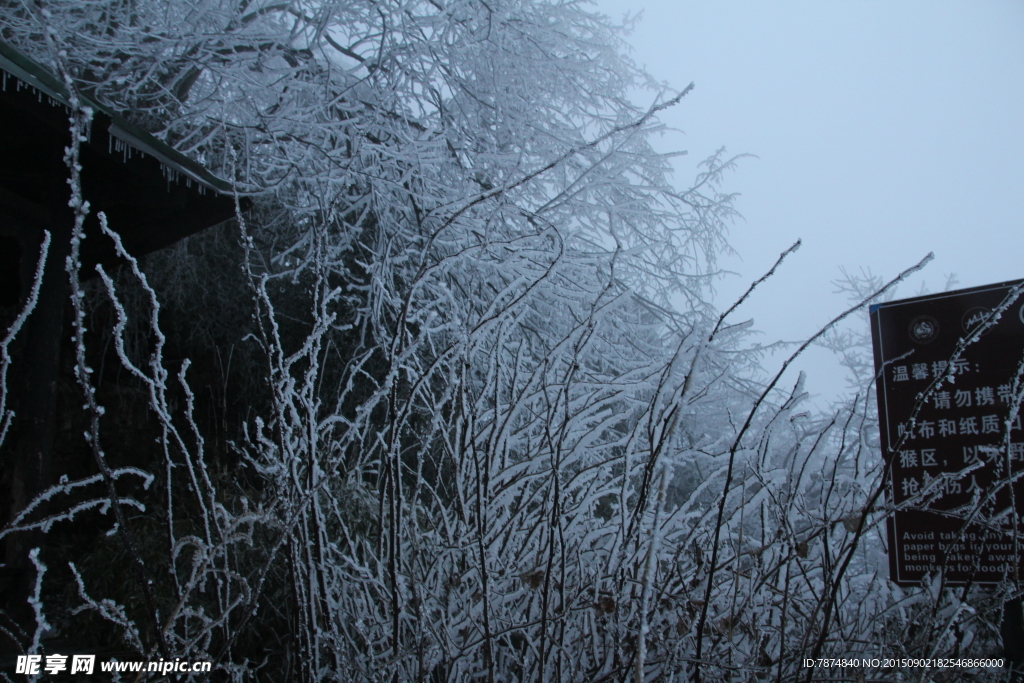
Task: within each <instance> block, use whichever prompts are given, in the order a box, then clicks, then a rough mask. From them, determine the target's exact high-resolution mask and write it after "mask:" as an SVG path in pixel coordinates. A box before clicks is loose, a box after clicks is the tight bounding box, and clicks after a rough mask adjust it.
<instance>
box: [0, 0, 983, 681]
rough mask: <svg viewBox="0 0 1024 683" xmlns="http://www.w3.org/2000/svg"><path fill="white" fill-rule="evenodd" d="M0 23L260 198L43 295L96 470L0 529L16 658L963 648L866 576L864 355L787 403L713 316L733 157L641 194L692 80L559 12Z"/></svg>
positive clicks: (19, 41)
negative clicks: (842, 398) (59, 640)
mask: <svg viewBox="0 0 1024 683" xmlns="http://www.w3.org/2000/svg"><path fill="white" fill-rule="evenodd" d="M0 7H2V15H0V36H2V38H3V40H5V41H7V42H9V43H11V44H14V45H15V46H17V47H18V48H19V49H21V50H23V51H25V52H26V53H27V54H29V55H30V56H31V57H33V58H34V59H35V60H37V61H38V62H40V63H41V64H44V65H47V66H49V67H50V68H51V69H52V70H53V71H54V72H55V73H59V74H62V75H66V76H67V79H68V82H69V87H71V88H73V89H74V90H76V91H77V92H80V93H81V94H83V95H87V96H88V97H89V98H92V99H93V100H94V101H97V102H100V103H102V104H103V105H105V106H108V107H110V108H112V109H114V110H116V111H119V112H121V113H122V114H123V115H124V116H125V117H126V118H129V119H131V120H132V121H134V122H135V123H137V124H139V125H140V126H143V127H144V128H146V129H147V130H150V131H152V132H154V134H155V135H157V136H158V137H159V138H160V139H162V140H164V141H166V142H167V143H169V144H170V145H172V146H173V147H174V148H176V149H177V150H180V151H181V152H183V153H185V154H187V155H189V156H190V157H191V158H193V159H195V160H197V161H199V162H201V163H203V164H205V165H206V166H207V167H208V168H209V169H211V170H212V171H213V172H214V173H217V174H219V175H220V176H221V177H224V178H226V179H228V180H230V182H231V183H232V184H233V186H234V187H235V188H236V192H237V193H238V195H239V196H247V197H251V198H253V200H254V202H255V205H254V208H253V209H252V210H251V211H249V212H248V213H246V214H244V215H243V214H242V213H241V212H240V213H239V216H238V219H237V221H236V224H235V225H229V226H223V227H221V228H218V229H217V230H214V231H211V232H210V233H209V234H205V235H199V236H196V237H193V238H190V239H189V240H188V241H187V242H186V243H184V244H181V245H178V246H177V247H174V248H171V249H169V250H167V251H166V252H164V253H162V254H159V255H154V256H152V257H150V258H148V259H146V260H144V261H139V260H136V259H132V258H131V257H130V255H126V257H127V258H128V259H129V261H131V263H130V264H129V266H126V267H125V268H122V269H121V270H120V271H119V272H116V273H115V272H104V273H102V274H101V275H100V277H99V278H97V279H94V280H92V281H91V282H89V283H86V284H84V285H83V292H84V293H83V295H82V296H80V297H78V296H76V297H74V298H73V306H74V307H75V309H76V311H78V312H80V313H81V315H79V316H76V320H78V323H77V324H78V327H77V329H76V332H75V335H74V346H75V350H76V353H75V354H74V355H75V357H76V366H77V370H78V372H77V374H76V376H77V378H78V383H79V385H80V386H79V387H78V388H71V389H68V391H76V392H79V394H80V393H81V392H82V391H83V389H84V390H85V391H86V393H87V395H94V396H95V397H96V399H95V401H88V402H86V407H85V409H84V411H82V410H79V409H78V408H76V409H75V417H74V418H71V417H69V418H67V419H68V420H69V421H71V423H73V424H74V427H75V428H76V429H77V432H74V429H69V430H68V432H67V434H65V435H64V436H63V437H62V438H64V439H65V440H66V441H67V444H78V445H77V446H75V447H72V446H71V445H68V446H66V448H67V449H68V450H74V448H77V449H78V450H79V451H80V450H81V449H82V448H85V447H86V446H87V447H88V448H89V449H90V450H91V452H92V455H91V456H90V457H92V458H93V461H94V463H96V464H93V465H87V466H86V465H81V464H79V465H75V466H74V467H77V468H78V470H81V471H80V472H79V471H78V470H75V469H70V470H69V472H68V474H69V475H70V476H71V477H72V479H71V480H64V481H63V482H62V483H61V484H60V485H58V486H57V487H56V488H55V489H54V490H53V491H51V492H50V493H49V494H47V495H48V496H49V499H52V501H51V503H50V506H49V508H47V509H46V511H45V514H47V515H49V516H50V517H49V518H47V517H43V516H42V508H40V510H36V509H35V508H33V509H32V510H28V511H27V514H26V515H24V516H22V517H20V518H16V519H14V520H13V521H11V523H9V524H8V525H7V526H6V527H4V528H3V531H2V534H3V535H5V536H6V535H10V534H15V533H23V532H25V531H26V530H28V529H32V528H41V527H45V529H46V530H47V531H48V532H50V535H49V537H51V538H53V539H54V541H53V542H52V543H48V544H46V545H44V547H43V549H42V551H41V552H40V554H39V556H38V559H37V560H36V561H37V562H38V563H39V564H38V566H39V567H40V574H41V576H42V579H41V581H40V583H39V584H38V585H37V589H36V593H35V595H34V596H31V600H32V601H33V602H32V604H33V605H35V606H37V608H38V609H37V610H36V613H37V616H38V619H39V620H40V621H38V623H37V624H31V625H25V624H20V625H14V626H10V627H8V626H3V624H2V623H0V627H2V628H4V629H5V631H3V632H0V633H7V634H8V637H9V639H10V640H11V641H12V642H16V643H17V644H18V646H19V647H20V648H22V649H23V651H30V650H31V651H39V652H50V651H52V649H53V647H54V646H53V645H47V644H46V642H47V641H46V639H45V637H44V636H46V635H47V634H48V633H52V632H59V633H60V634H61V635H63V636H65V637H67V638H71V639H74V638H78V639H80V640H83V641H85V640H89V638H90V637H91V638H93V639H94V640H91V641H89V642H86V643H85V645H86V646H91V647H94V648H96V649H102V648H104V647H109V646H110V645H111V644H112V643H113V642H115V641H116V642H118V643H122V644H123V645H121V646H119V647H123V648H126V649H127V651H128V652H129V653H130V654H129V655H125V654H121V655H119V656H121V657H122V659H123V658H125V657H128V658H131V656H132V655H134V656H135V657H136V658H138V659H142V658H159V657H164V658H174V657H182V658H189V659H207V660H212V661H213V662H214V665H215V669H216V671H218V672H220V673H218V674H217V675H218V676H221V677H222V678H223V679H225V680H226V679H231V680H263V679H266V680H308V681H314V680H317V681H318V680H346V681H347V680H353V681H364V680H365V681H369V680H373V681H376V680H381V681H384V680H392V681H405V680H421V681H463V680H476V679H485V680H489V681H513V680H517V681H518V680H521V681H541V680H551V681H556V680H557V681H562V680H565V681H568V680H579V681H595V680H628V679H632V680H636V681H644V680H684V679H687V678H688V677H690V678H693V679H695V680H778V681H783V680H787V681H788V680H797V679H803V678H805V677H807V676H808V671H807V670H806V669H804V668H803V666H802V658H803V657H809V656H820V655H821V654H822V653H823V652H828V653H838V654H835V656H893V655H896V654H898V653H906V654H915V655H920V654H921V653H923V652H925V651H926V650H928V648H931V647H935V644H936V643H943V647H948V648H949V651H952V650H953V649H954V648H955V649H957V651H960V652H965V653H968V652H988V651H989V650H990V649H991V647H992V637H991V633H990V631H989V630H986V628H987V627H986V626H985V624H987V623H990V622H991V620H992V619H993V617H992V613H991V611H986V609H987V607H986V606H987V605H989V602H985V601H986V600H988V601H994V600H995V598H993V597H992V596H991V595H988V594H986V595H984V596H982V597H980V598H978V597H977V596H975V595H973V594H972V595H971V596H968V593H967V592H966V591H965V592H964V593H963V594H957V595H952V594H948V593H940V591H939V588H938V587H937V586H936V587H934V589H933V591H932V593H928V592H927V591H925V592H923V593H921V594H919V595H918V594H915V595H914V597H913V599H911V600H907V599H904V597H905V596H903V595H901V594H898V593H894V592H893V589H891V588H889V587H887V586H885V585H884V582H883V581H882V579H881V578H880V574H879V572H880V571H883V570H884V567H885V564H884V556H883V555H882V552H883V546H882V541H881V532H880V526H879V525H880V523H881V522H882V520H884V510H883V507H884V502H883V501H882V500H880V499H877V497H876V498H872V496H873V495H874V493H875V492H876V490H878V486H879V483H878V482H879V477H880V473H881V470H882V463H881V459H880V457H879V454H878V452H877V437H876V436H874V432H873V430H872V428H871V427H872V424H871V420H872V418H871V415H872V411H873V410H874V408H873V405H872V404H871V403H870V401H869V400H868V398H867V396H868V393H869V392H868V390H869V386H870V381H871V373H870V372H868V373H866V375H865V376H863V377H859V378H858V382H859V384H858V387H859V390H860V393H859V395H858V396H857V397H856V398H854V399H853V400H851V401H850V402H849V404H847V405H843V406H840V407H838V408H836V410H835V411H834V412H833V413H831V414H825V415H818V414H816V413H813V412H811V411H805V409H804V408H798V406H800V404H801V401H802V400H803V398H804V392H803V389H802V383H801V382H797V384H796V385H795V386H792V387H788V388H786V389H782V388H781V385H780V384H779V383H778V376H777V375H775V376H772V375H770V374H768V373H766V372H765V371H764V370H762V369H761V367H760V363H761V360H762V357H761V355H760V354H761V351H762V349H760V348H759V347H758V346H757V345H756V344H754V343H753V342H752V341H751V338H750V336H749V331H748V326H747V325H743V324H736V322H735V321H733V320H732V319H730V318H729V317H728V316H727V315H723V314H719V313H718V312H717V311H715V310H714V308H713V307H712V306H711V304H710V289H709V288H710V286H711V285H712V283H713V278H714V277H715V276H716V256H717V255H718V254H720V253H722V251H723V250H725V249H728V246H727V243H726V241H725V235H726V228H727V226H728V224H729V221H730V220H731V219H732V217H733V215H734V214H733V196H732V195H730V194H726V193H723V191H722V190H721V189H720V188H721V185H720V183H721V181H722V175H723V173H724V172H725V171H727V170H728V169H730V168H731V166H732V163H733V162H732V160H731V159H729V158H727V157H726V156H724V154H718V155H715V156H714V157H712V158H710V159H708V160H707V161H706V162H705V163H704V164H703V166H702V167H701V168H702V171H701V173H700V175H699V176H698V177H697V178H696V179H695V180H694V182H693V183H692V184H691V185H690V186H689V187H687V188H684V189H680V188H678V187H677V186H676V185H674V184H673V183H672V181H671V178H670V170H671V166H670V157H669V156H666V155H662V154H658V153H655V151H654V150H653V149H652V147H651V143H650V138H651V135H652V134H653V133H655V132H657V131H659V130H660V124H659V122H658V119H657V114H658V112H659V111H661V110H663V109H664V108H665V107H669V106H677V105H678V106H685V99H684V96H685V95H686V93H687V92H689V87H687V88H686V89H684V90H682V91H680V92H672V91H669V90H665V89H663V88H661V87H660V86H657V85H655V84H653V83H652V82H651V81H650V79H649V78H648V77H647V76H646V75H645V74H644V73H643V71H641V70H640V69H638V68H637V67H636V66H634V65H633V64H632V63H631V62H630V61H629V59H628V58H627V57H626V56H625V55H624V50H625V45H624V43H623V42H622V33H621V32H620V31H619V30H618V29H616V28H614V27H613V26H612V25H611V24H610V23H609V22H608V20H607V19H606V18H604V17H602V16H600V15H598V14H596V13H595V12H594V11H593V10H592V9H591V8H590V7H589V6H588V5H587V3H585V2H578V1H572V0H548V1H542V0H487V1H486V2H485V1H484V0H459V1H449V0H422V1H421V0H374V1H370V0H365V1H362V0H351V1H349V0H346V1H345V2H337V1H332V0H320V1H311V2H307V1H305V0H286V1H285V2H274V1H273V0H261V1H258V2H250V1H248V0H174V1H173V2H167V1H166V0H160V1H155V0H75V1H74V2H62V3H48V2H34V3H29V2H17V1H11V0H7V1H6V2H3V3H2V4H0ZM690 87H692V86H690ZM637 93H646V95H645V96H646V97H647V98H648V99H649V102H651V104H650V105H649V106H638V105H636V104H634V103H633V98H634V97H637V96H638V95H637ZM680 102H682V103H683V104H680ZM79 113H80V112H79ZM69 174H70V177H71V180H72V183H71V185H72V189H73V191H74V192H80V187H77V186H76V181H75V178H76V176H75V172H74V168H71V169H69ZM84 199H85V200H88V197H85V198H84ZM86 211H87V208H86V207H82V206H79V207H78V213H79V215H80V216H83V217H84V214H85V212H86ZM120 227H121V226H117V225H110V226H109V229H110V230H112V231H113V232H115V233H116V231H118V230H119V229H120ZM787 253H788V252H787ZM74 266H75V264H74V263H72V264H71V265H70V266H69V269H70V270H71V271H72V272H74V271H75V267H74ZM76 277H77V276H76ZM879 288H880V286H879V287H874V288H873V289H872V291H870V292H864V297H861V298H869V297H870V296H871V295H873V293H874V290H877V289H879ZM12 319H13V315H12ZM86 319H88V320H89V324H88V325H86V324H85V322H84V321H85V320H86ZM86 327H88V329H86ZM12 330H13V332H16V331H17V330H15V329H14V328H12ZM13 332H12V334H13ZM833 341H834V342H835V343H836V344H837V345H839V346H842V347H844V348H849V347H850V344H849V343H847V342H843V341H842V339H840V338H838V337H833ZM11 343H14V342H11V341H10V339H8V340H6V341H5V342H4V349H7V347H8V346H9V345H10V344H11ZM851 357H852V356H851ZM3 360H4V363H5V366H4V367H5V368H6V367H7V364H8V363H9V361H8V359H7V357H6V356H5V357H4V359H3ZM90 387H92V388H93V389H95V391H94V392H93V393H92V394H89V392H90ZM5 396H6V394H5ZM130 396H133V397H136V399H141V400H135V401H131V400H126V397H130ZM143 404H146V405H148V409H147V410H146V411H143V410H142V405H143ZM0 405H3V404H0ZM77 405H78V406H80V405H81V401H80V400H79V401H77ZM5 410H6V408H5ZM143 412H145V415H142V413H143ZM84 425H91V426H89V427H88V429H89V431H90V434H91V437H90V440H89V442H88V444H85V443H83V442H82V439H81V432H82V431H84V429H85V428H84ZM132 430H136V431H132ZM126 434H135V435H137V438H136V437H132V438H130V439H129V438H128V437H126V436H125V435H126ZM69 457H70V456H69ZM104 459H106V460H109V461H110V466H109V467H108V466H106V465H103V464H102V461H103V460H104ZM69 467H70V466H69ZM90 468H92V469H90ZM79 474H80V475H81V476H78V475H79ZM76 477H77V478H76ZM104 480H106V481H107V482H110V483H111V484H112V487H111V488H110V490H111V491H113V490H116V491H117V493H116V494H114V495H108V493H107V490H106V489H103V488H102V483H103V481H104ZM137 480H141V481H143V482H144V483H145V484H146V486H145V487H144V486H141V485H139V484H138V483H137ZM869 500H877V506H876V507H872V506H870V505H866V503H867V501H869ZM110 508H120V509H122V510H124V511H125V513H126V516H125V520H126V523H125V526H126V527H127V529H126V530H125V529H121V530H120V531H119V533H120V534H121V536H120V537H115V536H113V535H106V536H104V535H103V532H105V531H107V530H108V529H109V528H110V527H111V526H112V525H113V524H114V522H113V520H114V518H113V517H112V516H111V515H109V514H108V515H107V516H103V514H104V513H109V512H110ZM62 511H63V512H62ZM50 518H52V519H50ZM97 519H98V520H99V526H97ZM103 525H106V526H103ZM99 527H102V528H99ZM51 529H52V531H51ZM126 535H127V537H128V538H129V541H130V542H123V541H119V540H118V538H124V537H125V536H126ZM117 562H122V563H134V564H135V565H137V566H139V567H142V570H141V571H142V572H143V574H142V575H143V576H144V577H146V578H145V580H144V581H142V580H140V581H139V582H133V581H124V582H121V581H114V580H112V579H111V577H110V576H105V568H108V567H110V566H111V564H112V563H117ZM44 565H45V570H44V569H43V567H44ZM145 581H148V582H149V585H150V586H151V588H150V589H149V590H150V592H151V593H152V596H151V602H152V605H151V606H150V607H147V606H146V600H144V599H143V593H144V592H145V590H146V589H145V587H144V585H141V584H144V583H145ZM66 585H70V586H72V588H71V589H65V586H66ZM968 598H970V599H973V600H975V602H974V603H973V604H975V605H976V606H977V609H975V608H974V607H971V608H969V609H968V608H966V607H964V605H965V604H966V602H965V601H966V600H968ZM993 604H994V603H993ZM970 610H974V611H970ZM922 615H924V617H922ZM47 620H48V621H47ZM44 623H48V624H49V626H48V627H45V628H44V626H43V624H44ZM965 624H966V625H965ZM88 625H91V626H92V630H91V631H89V632H86V631H85V628H86V626H88ZM19 628H20V630H19ZM908 629H909V630H908ZM89 634H91V635H89ZM96 639H105V640H96ZM48 647H49V648H50V649H49V650H48V649H47V648H48ZM986 648H988V649H986Z"/></svg>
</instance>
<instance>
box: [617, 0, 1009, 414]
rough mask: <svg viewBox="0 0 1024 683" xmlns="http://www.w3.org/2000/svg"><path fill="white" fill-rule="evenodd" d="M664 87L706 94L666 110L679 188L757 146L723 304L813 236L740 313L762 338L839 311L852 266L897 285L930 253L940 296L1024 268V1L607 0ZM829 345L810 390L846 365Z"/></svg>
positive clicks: (743, 185) (794, 331)
mask: <svg viewBox="0 0 1024 683" xmlns="http://www.w3.org/2000/svg"><path fill="white" fill-rule="evenodd" d="M597 6H598V8H599V11H601V12H603V13H605V14H607V15H609V16H611V17H612V18H613V19H616V20H619V19H621V18H622V16H623V15H624V14H625V13H627V12H628V13H631V14H635V13H637V12H639V11H641V10H643V16H642V18H641V20H640V21H639V22H638V24H637V25H636V28H635V30H634V32H633V33H632V35H631V36H630V37H629V42H630V43H631V44H632V45H633V47H634V52H633V57H634V59H635V60H636V61H637V62H639V63H641V64H643V65H646V67H647V69H648V71H649V72H650V73H651V74H652V75H654V77H655V78H657V79H658V80H659V81H665V82H667V83H668V84H669V85H670V86H672V87H673V88H675V89H677V90H678V89H681V88H683V87H685V86H686V84H687V83H689V82H690V81H694V82H695V83H696V89H695V90H694V91H693V92H692V93H691V94H690V95H688V96H687V98H686V99H685V100H684V102H683V103H682V104H681V105H680V106H678V107H677V108H675V109H674V110H671V111H669V112H666V113H665V114H664V115H663V117H662V119H663V121H665V122H666V123H667V124H669V125H670V126H672V127H674V128H678V129H680V130H681V131H683V133H682V134H676V135H671V136H666V137H665V138H664V139H663V140H661V141H660V142H659V144H662V145H664V149H665V150H668V149H686V150H687V151H688V152H689V155H688V156H687V157H685V158H684V159H683V160H682V161H681V162H680V163H678V164H677V168H678V169H679V173H678V174H677V177H676V180H677V182H679V183H683V182H685V181H686V180H687V179H688V178H689V177H691V176H692V175H693V174H694V172H695V164H696V163H697V162H698V161H699V160H701V159H703V158H705V157H707V156H708V155H710V154H711V153H712V152H713V151H714V150H715V149H716V148H718V147H720V146H725V147H726V148H727V150H728V151H729V152H730V153H750V154H754V155H757V157H758V158H757V159H747V160H745V161H743V162H742V164H741V166H740V169H739V172H738V173H736V174H734V175H732V176H731V177H730V178H729V179H728V185H727V189H730V190H735V191H737V192H740V193H741V194H742V196H741V198H740V199H739V201H738V204H737V208H738V209H739V211H740V212H741V213H742V214H743V216H744V218H745V220H744V221H742V222H740V223H737V224H736V226H735V227H734V228H733V229H732V231H731V234H730V242H731V243H732V244H733V246H734V247H735V248H736V250H737V251H738V252H739V254H740V260H729V261H727V262H726V266H727V267H728V268H729V269H730V270H733V271H736V272H738V273H739V274H740V276H739V277H733V278H731V279H729V280H728V281H727V282H726V283H723V285H722V286H721V287H720V288H719V289H720V291H721V294H722V300H721V301H720V302H719V303H720V306H722V307H724V306H726V305H728V301H726V299H729V298H732V297H735V296H736V295H737V294H738V293H739V292H741V291H742V290H743V289H744V288H745V287H746V285H747V283H749V281H750V280H751V279H753V278H756V277H757V276H759V275H760V274H761V273H763V272H764V271H765V270H766V269H767V268H768V267H770V265H771V263H772V262H773V261H774V260H775V259H776V258H777V257H778V254H779V253H780V252H781V251H782V250H784V249H785V248H786V247H787V246H789V245H790V244H791V243H792V242H793V241H795V240H796V239H797V238H798V237H800V238H803V241H804V245H803V247H802V248H801V250H800V251H799V252H797V254H795V255H794V256H793V257H791V259H790V260H789V262H788V267H787V268H786V270H785V272H784V273H782V275H781V276H780V277H778V278H776V279H775V281H774V282H771V283H770V284H766V285H765V287H764V289H763V290H761V291H760V293H759V295H757V297H756V298H755V299H754V300H753V301H752V302H751V303H750V304H749V305H747V306H745V307H744V308H743V309H742V310H741V311H739V312H738V314H737V319H743V318H749V317H753V318H754V319H755V326H756V327H757V328H758V329H760V330H763V331H764V332H765V333H766V336H765V341H771V340H774V339H780V338H781V339H794V340H795V339H798V338H800V337H802V336H805V335H808V334H810V333H812V332H813V331H814V329H816V327H817V326H818V325H819V324H821V323H823V322H825V321H827V320H828V319H830V318H831V317H832V316H833V315H835V313H836V312H838V311H839V310H841V308H842V307H843V305H844V304H845V300H844V299H842V298H840V297H838V296H835V295H833V294H831V292H832V290H833V289H834V287H833V286H832V285H831V282H832V281H833V280H835V279H836V278H838V277H839V274H840V268H841V267H845V268H847V269H848V270H859V269H860V268H869V269H870V270H871V271H872V272H874V273H876V274H879V275H883V276H886V277H889V276H892V275H895V274H896V273H898V272H899V271H900V270H902V269H904V268H906V267H908V266H910V265H912V264H914V263H916V262H917V261H918V260H920V259H921V258H922V257H923V256H924V255H925V254H926V253H927V252H929V251H934V252H935V261H933V262H932V264H931V265H930V266H929V267H928V268H927V270H926V271H925V273H924V275H923V278H918V280H917V281H916V282H915V283H914V284H912V285H910V286H909V287H907V288H905V289H903V290H902V291H903V292H904V294H905V295H906V296H910V295H913V294H915V293H916V292H917V288H918V287H919V285H920V282H921V280H922V279H923V280H925V281H926V282H927V284H928V286H929V287H930V288H931V289H932V290H936V289H941V288H942V287H943V285H944V282H945V275H946V274H948V273H956V274H957V276H958V277H959V281H960V285H959V286H961V287H971V286H975V285H981V284H987V283H990V282H997V281H1002V280H1010V279H1016V278H1024V2H1020V1H1018V0H1013V1H1009V0H1007V1H1002V2H998V1H995V0H992V1H982V0H971V1H968V0H962V1H960V2H942V1H939V0H915V1H902V2H896V1H892V0H889V1H885V2H882V1H866V0H856V1H853V0H849V1H845V2H838V1H829V2H798V1H794V0H772V2H753V1H752V0H750V1H746V2H738V1H731V0H700V1H699V2H691V1H680V0H599V1H598V3H597ZM828 365H830V362H829V361H827V360H825V356H824V353H822V354H821V355H818V356H815V357H814V358H813V359H812V362H811V364H810V365H809V366H808V369H809V370H810V373H811V377H810V380H809V388H810V389H811V390H812V391H813V392H818V393H821V394H828V393H831V390H832V389H833V388H834V385H835V384H836V383H837V382H839V381H841V380H840V379H839V378H840V377H841V375H839V374H837V371H835V370H829V368H828Z"/></svg>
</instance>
